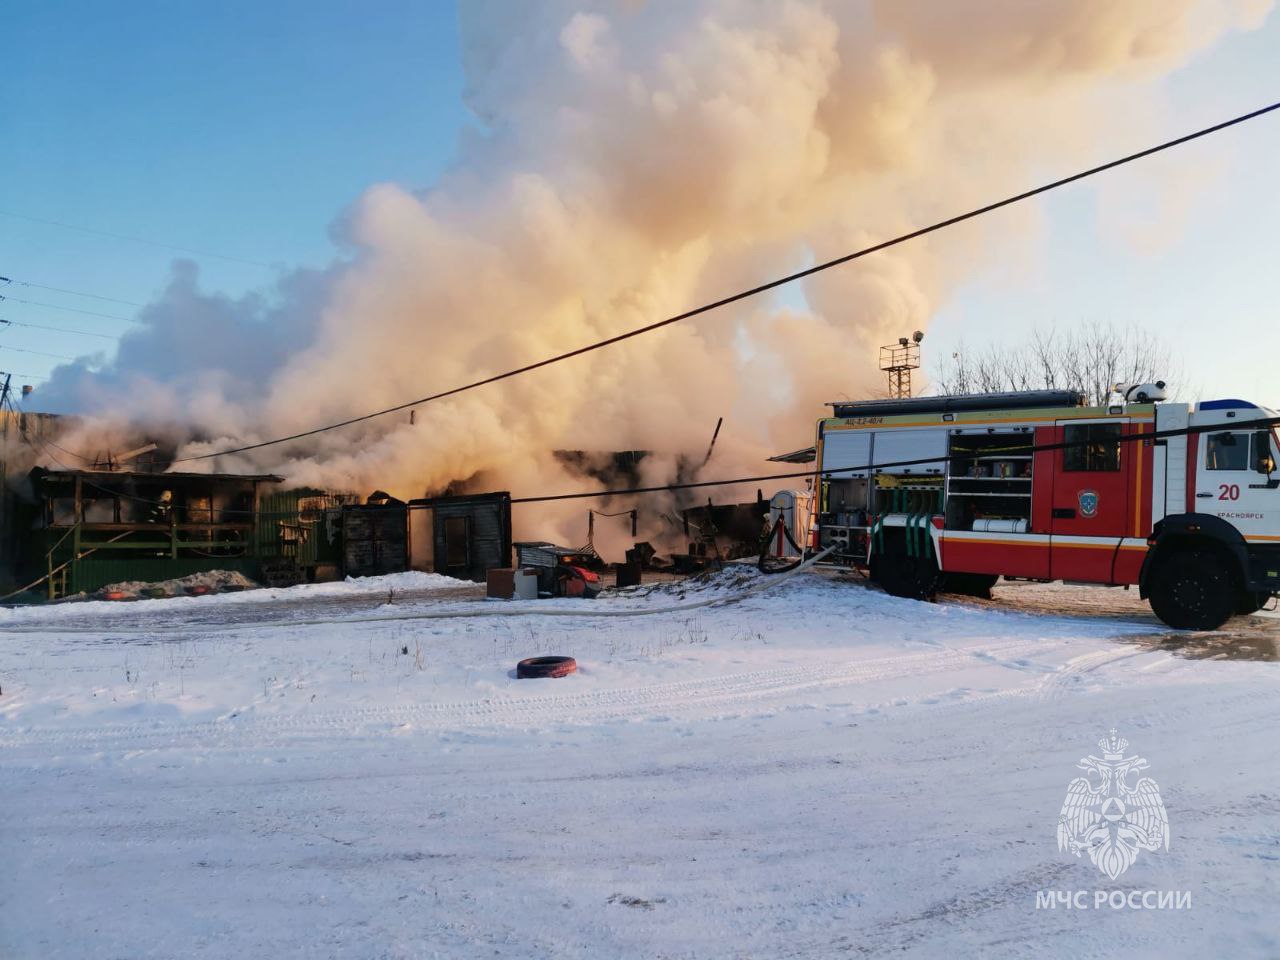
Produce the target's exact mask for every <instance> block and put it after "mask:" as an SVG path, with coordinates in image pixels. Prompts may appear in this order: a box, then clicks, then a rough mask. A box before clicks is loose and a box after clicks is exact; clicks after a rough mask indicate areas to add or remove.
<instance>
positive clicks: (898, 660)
mask: <svg viewBox="0 0 1280 960" xmlns="http://www.w3.org/2000/svg"><path fill="white" fill-rule="evenodd" d="M1032 645H1033V644H1032V643H1031V641H1025V640H1023V641H1013V642H1008V643H1002V644H998V645H995V646H991V645H984V646H983V647H982V648H981V649H980V650H978V649H968V650H966V649H952V648H947V649H944V650H930V651H926V652H921V653H913V654H903V655H900V656H893V657H883V658H879V659H873V660H859V661H853V662H850V661H834V662H833V661H826V662H818V663H812V664H806V665H804V666H800V667H791V668H784V669H770V670H756V671H751V672H748V673H741V674H732V675H729V676H721V677H710V678H703V679H695V680H681V681H675V682H672V683H661V684H650V685H648V686H643V687H622V688H613V689H608V690H594V691H590V692H585V693H576V694H564V695H550V696H533V697H501V698H489V699H484V700H467V701H451V702H445V703H418V704H389V705H385V706H367V707H357V708H352V709H347V710H339V711H331V712H325V713H316V714H290V715H275V716H267V717H256V716H247V715H245V714H238V715H237V714H232V715H229V716H226V717H223V718H219V719H217V720H211V721H208V720H207V721H198V722H194V723H164V724H127V725H126V724H118V725H109V726H100V727H72V728H66V729H58V728H53V729H48V728H46V729H38V728H37V729H29V730H19V731H11V732H7V733H3V734H0V747H5V748H14V747H22V746H40V747H48V748H58V747H77V746H89V745H96V744H102V745H104V746H111V747H113V748H130V747H147V746H151V747H154V746H167V745H176V744H178V743H180V742H183V741H192V740H197V741H205V742H210V741H212V742H213V743H217V744H223V745H225V744H226V743H227V741H228V740H241V739H250V740H254V741H256V742H262V741H263V739H264V738H266V737H270V736H271V735H273V734H274V735H278V736H289V735H312V734H330V733H335V732H341V731H347V732H353V731H356V730H359V729H360V728H363V727H368V726H370V725H374V724H378V725H396V726H404V725H411V726H412V727H413V729H415V730H420V729H429V730H447V729H451V728H473V727H530V726H542V725H546V724H549V723H575V724H576V723H596V722H601V721H610V720H628V719H636V718H642V717H645V716H653V715H655V714H666V713H678V714H683V713H687V712H688V711H689V710H690V709H697V710H701V711H705V710H706V709H707V708H715V707H719V708H731V707H733V706H735V705H738V704H747V703H751V702H754V701H758V700H762V699H768V698H771V697H780V696H786V695H789V694H795V693H800V692H804V691H811V690H819V689H823V688H827V687H838V686H847V685H851V684H861V683H875V682H879V681H884V680H892V679H897V678H900V677H905V676H923V675H927V674H930V673H939V672H943V671H950V670H953V669H954V668H956V667H960V666H963V665H967V664H971V663H974V662H978V661H980V660H981V659H984V658H985V657H987V656H1000V655H1006V654H1013V653H1015V652H1026V650H1027V648H1028V646H1032ZM979 654H982V655H984V656H983V657H979V656H978V655H979ZM557 682H558V681H557ZM1000 695H1004V691H997V692H994V693H991V694H978V695H976V698H978V699H986V698H987V697H990V696H1000ZM877 705H878V704H877ZM940 705H945V704H940ZM242 718H243V719H242Z"/></svg>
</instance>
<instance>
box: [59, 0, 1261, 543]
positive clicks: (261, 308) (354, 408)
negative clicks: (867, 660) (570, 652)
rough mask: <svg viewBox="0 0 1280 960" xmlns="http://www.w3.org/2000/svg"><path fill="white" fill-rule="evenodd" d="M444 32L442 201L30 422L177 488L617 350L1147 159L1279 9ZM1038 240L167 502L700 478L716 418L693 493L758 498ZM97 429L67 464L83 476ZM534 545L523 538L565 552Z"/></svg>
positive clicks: (683, 342)
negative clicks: (1202, 84) (453, 73)
mask: <svg viewBox="0 0 1280 960" xmlns="http://www.w3.org/2000/svg"><path fill="white" fill-rule="evenodd" d="M460 6H461V13H460V33H461V45H462V50H463V59H464V67H465V71H466V78H467V94H466V96H467V101H468V104H469V106H470V107H471V109H472V110H473V111H474V113H475V115H476V117H477V118H478V121H479V125H478V127H477V128H476V129H474V130H470V131H468V132H467V133H466V134H465V136H464V137H463V139H462V142H461V144H460V146H459V149H458V154H457V159H456V162H455V163H454V164H453V166H452V168H451V170H450V172H448V173H447V174H446V175H445V176H443V177H442V178H441V179H440V180H439V181H438V182H436V183H434V184H432V185H430V186H429V187H426V188H423V189H414V188H413V187H412V186H409V185H403V184H393V183H381V184H376V185H373V186H371V187H370V188H369V189H368V190H367V191H366V192H365V193H364V194H363V195H362V196H361V197H359V198H358V199H356V200H355V202H354V203H353V204H352V205H351V206H350V208H349V209H348V210H346V211H345V212H344V213H343V214H342V215H341V217H340V218H339V220H338V225H337V227H336V228H335V230H336V231H337V232H338V234H339V235H340V239H341V240H342V241H343V243H344V245H346V246H349V247H350V248H351V249H353V250H354V251H355V253H354V256H353V257H351V258H350V259H347V260H341V261H337V260H335V262H334V264H333V265H332V266H330V267H329V268H328V269H325V270H320V271H310V270H300V271H296V272H293V273H290V274H288V275H285V276H283V277H282V278H280V279H279V281H278V283H277V284H276V285H275V287H274V288H273V289H271V290H269V291H264V293H263V294H262V295H253V296H248V297H243V298H240V299H232V298H228V297H225V296H222V295H220V294H218V293H216V292H214V291H209V290H206V289H203V288H202V286H201V284H200V278H199V275H198V272H197V270H196V267H195V266H194V265H192V264H190V263H184V262H179V263H175V264H174V267H173V275H172V278H171V280H170V282H169V285H168V288H167V290H166V291H165V293H164V294H163V296H162V297H160V299H158V300H157V301H156V302H154V303H152V304H151V305H150V306H148V307H147V308H145V309H144V310H143V311H142V312H141V314H140V324H139V325H138V326H137V327H136V328H135V329H134V331H133V332H131V333H130V334H129V335H127V336H126V337H125V338H124V339H123V341H122V342H121V344H120V347H119V352H118V355H117V356H116V357H115V358H114V359H113V360H110V361H108V362H106V363H105V364H102V365H99V366H98V367H97V368H96V369H95V370H94V371H93V372H90V371H89V369H88V368H87V367H86V366H85V365H84V364H76V365H70V366H64V367H61V368H59V369H58V370H57V371H56V373H55V376H54V377H53V380H52V382H51V383H50V384H49V385H48V387H47V388H45V389H43V390H41V391H40V393H41V394H42V401H43V404H44V406H45V408H47V409H61V410H73V411H76V412H79V413H82V414H87V415H92V416H96V417H99V418H102V420H105V421H109V422H110V423H111V424H113V425H114V427H115V429H123V427H122V425H123V424H125V423H131V424H135V425H137V424H143V425H145V426H144V427H136V428H135V435H136V433H137V432H143V433H145V432H146V429H151V430H152V431H153V432H154V431H156V430H160V429H161V425H162V424H168V425H169V426H167V427H164V429H165V430H168V431H170V433H171V434H172V435H173V436H174V437H176V439H178V440H179V441H181V451H180V452H181V455H194V454H200V453H203V452H207V451H212V450H217V449H219V448H223V447H227V446H237V445H241V444H244V443H251V442H254V441H257V440H260V439H267V438H270V437H274V436H279V435H283V434H288V433H292V432H294V431H299V430H305V429H307V428H310V427H313V426H316V425H318V424H321V423H325V422H329V421H333V420H341V419H344V418H347V417H349V416H351V415H353V414H357V413H363V412H366V411H368V410H373V409H377V408H380V407H384V406H390V405H393V404H397V403H401V402H403V401H405V400H407V399H410V398H412V397H416V396H422V395H424V394H427V393H431V392H434V391H437V390H440V389H445V388H448V387H451V386H454V385H457V384H460V383H463V382H466V381H469V380H472V379H475V378H477V377H478V376H482V375H487V374H490V373H496V372H499V371H502V370H504V369H507V368H510V367H513V366H518V365H521V364H524V363H528V362H530V361H532V360H535V359H539V358H541V357H543V356H546V355H549V354H553V353H557V352H560V351H563V350H566V349H570V348H573V347H576V346H579V345H581V344H584V343H587V342H589V341H592V340H595V339H598V338H602V337H607V336H610V335H612V334H616V333H619V332H621V331H624V330H627V329H628V328H631V327H634V326H638V325H641V324H644V323H648V322H651V321H653V320H655V319H659V318H662V317H665V316H668V315H671V314H674V313H678V312H681V311H683V310H685V309H687V308H689V307H690V306H693V305H696V304H699V303H701V302H704V301H707V300H711V299H716V298H719V297H721V296H723V295H725V294H727V293H731V292H733V291H736V290H738V289H740V288H743V287H747V286H752V285H755V284H757V283H759V282H761V281H763V280H766V279H770V278H772V277H774V276H777V275H779V274H781V273H783V272H787V271H791V270H794V269H797V268H800V267H803V266H804V265H806V264H808V263H811V262H814V261H817V260H822V259H826V258H828V257H831V256H836V255H839V254H841V253H844V252H847V251H849V250H851V249H854V248H856V247H859V246H862V245H865V244H867V243H870V242H874V241H876V240H879V239H883V238H885V237H888V236H891V235H893V234H895V233H897V232H900V231H902V230H905V229H909V228H911V227H913V226H916V225H919V224H922V223H925V222H929V221H931V220H935V219H938V218H940V217H942V216H946V215H948V214H951V213H955V212H959V211H962V210H964V209H967V208H969V207H971V206H974V205H977V204H979V203H982V202H985V201H987V200H989V199H992V198H995V197H999V196H1004V195H1007V194H1009V193H1012V192H1015V191H1016V190H1017V189H1020V188H1022V187H1023V186H1025V185H1028V184H1031V183H1034V182H1036V181H1037V180H1039V179H1044V178H1047V177H1048V176H1049V175H1051V174H1057V173H1061V172H1064V171H1068V170H1071V169H1073V168H1075V167H1078V166H1080V165H1083V164H1085V163H1088V162H1093V161H1096V160H1097V159H1099V158H1101V157H1107V156H1110V155H1111V154H1112V153H1113V152H1118V150H1119V148H1121V147H1129V146H1133V145H1135V144H1140V143H1142V142H1143V141H1144V140H1145V139H1146V137H1145V136H1144V133H1146V132H1148V131H1150V132H1152V134H1153V135H1154V122H1153V121H1151V120H1149V119H1147V118H1150V117H1152V116H1159V115H1160V113H1161V109H1162V102H1163V101H1162V98H1161V85H1160V81H1161V80H1162V78H1163V77H1165V76H1166V75H1168V74H1169V73H1170V72H1171V71H1173V70H1175V69H1177V68H1178V67H1179V66H1180V65H1182V64H1184V63H1185V62H1186V61H1187V60H1188V58H1190V57H1191V56H1192V55H1194V54H1195V53H1196V52H1197V51H1200V50H1203V49H1205V48H1206V47H1208V46H1210V45H1211V44H1213V43H1214V42H1215V41H1216V40H1217V39H1218V38H1219V37H1220V36H1221V35H1222V34H1224V33H1225V32H1227V31H1232V30H1242V29H1252V28H1255V27H1256V26H1257V25H1258V24H1259V23H1260V22H1261V20H1262V19H1263V18H1264V17H1265V16H1266V14H1267V13H1268V11H1269V7H1270V3H1269V2H1259V0H1135V2H1130V3H1123V4H1117V3H1114V2H1110V0H1062V2H1047V0H1046V2H1025V0H990V2H985V3H981V4H963V5H957V4H939V3H933V2H924V0H892V2H888V0H886V2H865V3H858V2H852V0H850V2H842V0H830V2H823V0H781V2H777V3H757V2H749V0H701V2H695V0H688V2H684V3H680V4H668V3H640V2H615V3H587V2H584V0H564V2H547V3H540V4H511V3H507V2H498V0H494V2H478V0H468V2H467V3H464V4H461V5H460ZM1038 225H1039V213H1038V210H1037V208H1036V207H1035V206H1025V207H1022V208H1019V209H1013V210H1009V211H1005V212H1002V213H1000V214H998V215H995V216H991V217H988V218H984V219H982V220H980V221H977V222H974V223H971V224H968V225H965V226H962V227H957V228H955V229H953V230H950V231H947V232H945V233H943V234H939V235H935V236H932V237H929V238H927V239H924V240H921V241H919V242H915V243H913V244H909V245H905V246H903V247H900V248H896V249H894V250H891V251H887V252H884V253H880V254H876V255H874V256H872V257H869V258H867V259H865V260H862V261H858V262H856V263H854V264H851V265H848V266H845V267H842V268H838V269H836V270H833V271H829V272H827V273H824V274H822V275H819V276H817V277H814V278H811V279H810V280H808V281H806V282H805V283H803V284H802V285H798V286H797V289H796V290H794V291H791V292H789V293H787V294H784V295H782V296H775V297H771V298H760V299H757V300H755V301H754V302H746V303H742V304H738V305H736V306H734V307H731V308H727V309H723V310H720V311H717V312H715V313H712V314H709V315H706V316H703V317H700V318H698V319H697V320H696V321H693V322H687V323H683V324H679V325H676V326H673V327H669V328H666V329H664V330H661V331H659V332H656V333H653V334H650V335H647V336H645V337H643V338H640V339H637V340H633V341H629V342H627V343H625V344H622V345H619V346H616V347H612V348H608V349H606V350H603V351H599V352H597V353H594V354H591V355H588V356H585V357H580V358H577V359H574V360H571V361H568V362H565V363H562V364H559V365H556V366H554V367H551V368H548V369H544V370H540V371H538V372H535V373H532V374H530V375H526V376H523V377H520V378H517V379H513V380H510V381H506V382H504V383H502V384H499V385H495V386H492V387H487V388H482V389H480V390H477V391H474V392H471V393H468V394H464V395H461V396H458V397H455V398H451V399H449V400H445V401H442V402H438V403H433V404H431V405H429V406H427V407H424V408H422V409H419V410H418V411H417V412H416V415H415V417H414V418H413V422H410V417H409V414H408V413H407V412H405V413H400V414H395V415H391V416H388V417H384V418H381V419H378V420H375V421H372V422H369V423H364V424H361V425H359V426H356V427H351V428H347V429H343V430H339V431H334V432H331V433H328V434H324V435H321V436H318V437H314V438H310V439H308V440H306V441H304V442H300V443H297V444H292V445H287V446H280V447H271V448H267V449H264V450H261V451H257V452H255V453H253V454H248V455H242V456H235V457H223V458H220V459H218V460H216V461H201V462H200V463H199V464H196V465H186V466H185V467H183V468H184V469H186V468H191V467H192V466H194V467H195V468H196V469H217V470H225V471H238V470H254V471H260V470H270V471H275V472H279V473H282V474H283V475H285V476H286V477H288V478H289V480H290V481H291V482H293V483H295V484H300V485H315V486H323V487H332V488H341V489H348V490H355V491H359V492H368V491H369V490H371V489H374V488H381V489H385V490H388V491H390V492H392V493H393V494H396V495H399V496H402V497H411V496H422V495H424V494H427V493H429V492H436V491H439V490H441V489H442V488H444V487H445V486H446V485H448V484H450V483H454V484H459V483H461V484H466V485H469V486H470V487H472V488H481V487H484V488H489V489H498V488H505V489H510V490H512V491H513V492H515V493H517V494H541V493H546V492H557V491H561V490H566V489H581V488H582V487H583V486H585V485H586V484H584V482H583V478H582V477H581V476H574V475H572V474H570V473H568V472H566V469H565V467H564V466H563V465H562V464H561V463H560V462H559V461H557V460H556V459H555V458H554V457H553V456H552V455H551V451H553V450H556V449H572V450H587V451H605V450H651V451H654V455H653V456H652V457H650V458H649V459H648V460H646V461H644V462H643V463H642V470H643V472H644V474H645V479H647V480H651V481H653V482H666V481H669V480H670V479H671V478H672V477H673V476H674V474H675V472H676V470H677V464H678V463H681V462H683V463H685V464H686V470H685V472H686V474H688V473H690V472H691V471H692V472H693V473H697V470H696V464H697V462H698V461H700V459H701V456H702V454H703V453H704V452H705V449H706V446H707V443H708V440H709V439H710V434H711V431H712V429H713V427H714V426H715V423H716V420H717V418H718V417H720V416H723V417H724V418H725V427H724V430H723V431H722V433H721V436H720V439H719V443H718V444H717V448H716V454H715V457H714V458H713V459H712V461H711V463H710V464H709V465H708V466H706V467H704V468H702V470H701V473H702V475H704V476H724V475H730V476H732V475H735V474H736V473H737V472H738V471H747V472H759V471H760V470H761V468H762V467H764V466H766V465H765V464H764V463H763V462H762V458H763V457H764V456H767V455H769V454H770V453H776V452H780V451H782V450H788V449H794V448H796V447H799V446H803V445H806V444H807V443H808V442H810V439H811V436H812V429H813V422H814V420H815V419H816V418H817V417H818V416H819V415H820V414H821V412H822V406H821V405H822V403H823V402H824V401H828V400H832V399H836V398H841V397H856V396H867V395H874V394H875V393H876V392H877V391H878V390H879V388H880V386H881V381H880V377H879V374H878V373H877V372H876V370H875V361H876V348H877V347H878V346H879V345H880V344H881V343H885V342H889V341H891V340H894V339H896V338H897V337H898V336H901V335H904V334H909V333H910V332H911V331H912V330H915V329H927V325H928V322H929V318H930V316H931V314H932V313H933V312H934V311H935V310H936V309H937V308H938V307H939V305H940V304H942V303H944V302H945V301H946V298H947V297H948V295H949V292H950V291H953V290H954V289H955V288H956V286H957V284H958V283H959V282H960V281H961V280H962V279H964V278H966V277H968V276H971V275H972V274H973V273H974V272H975V271H977V270H982V269H989V268H991V267H993V266H994V265H1000V266H1001V267H1002V268H1003V269H1010V268H1013V269H1016V266H1017V264H1018V263H1020V262H1025V261H1026V258H1029V257H1034V256H1035V252H1034V251H1035V238H1036V236H1037V230H1038ZM1011 265H1012V267H1011ZM105 429H107V427H106V426H104V423H103V422H97V423H92V424H90V425H89V426H86V427H85V428H83V429H82V430H81V431H80V433H81V434H82V435H81V436H80V437H78V438H77V437H72V438H69V439H68V440H67V442H65V443H64V444H63V445H64V446H67V447H70V448H71V449H76V447H74V446H72V444H74V443H77V442H78V443H80V445H81V446H82V447H87V448H95V447H101V446H102V445H103V444H102V441H101V437H102V436H104V432H103V431H104V430H105ZM690 463H692V464H694V467H692V468H691V467H689V466H688V464H690ZM752 492H753V491H752ZM581 512H582V505H574V506H572V507H571V508H570V507H566V508H565V512H564V513H563V514H561V515H560V516H561V517H568V516H569V515H570V514H571V515H572V516H573V517H580V514H581ZM556 520H557V515H556V514H554V513H551V512H546V513H540V514H539V515H538V517H536V518H534V517H532V516H530V517H528V518H526V519H524V520H522V521H521V525H522V526H523V529H522V530H520V531H518V532H520V533H523V534H525V535H529V534H538V535H544V536H549V537H552V538H556V539H564V540H569V541H572V540H573V539H574V535H573V534H572V533H571V532H568V528H569V525H568V523H567V521H566V525H565V526H564V527H563V528H561V529H556V528H555V524H556ZM581 528H582V524H581V522H580V521H579V522H576V525H575V526H574V529H576V530H577V532H578V536H577V539H581Z"/></svg>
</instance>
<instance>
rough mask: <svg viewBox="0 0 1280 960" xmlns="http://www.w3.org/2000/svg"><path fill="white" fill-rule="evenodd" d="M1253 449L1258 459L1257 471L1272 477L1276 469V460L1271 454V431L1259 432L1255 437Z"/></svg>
mask: <svg viewBox="0 0 1280 960" xmlns="http://www.w3.org/2000/svg"><path fill="white" fill-rule="evenodd" d="M1253 449H1254V451H1255V454H1256V456H1257V458H1258V459H1257V462H1256V464H1255V469H1256V470H1257V471H1258V473H1265V474H1267V476H1270V475H1271V474H1272V473H1274V472H1275V469H1276V459H1275V457H1274V456H1273V455H1272V453H1271V431H1270V430H1259V431H1258V432H1257V433H1255V434H1254V435H1253Z"/></svg>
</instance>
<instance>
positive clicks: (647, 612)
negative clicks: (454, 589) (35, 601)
mask: <svg viewBox="0 0 1280 960" xmlns="http://www.w3.org/2000/svg"><path fill="white" fill-rule="evenodd" d="M835 549H836V548H835V547H834V546H831V547H828V548H827V549H826V550H823V551H822V552H821V553H818V554H815V555H814V556H812V557H809V558H808V559H807V560H803V561H801V562H798V563H797V564H796V565H795V566H792V567H791V568H789V569H787V570H785V571H781V574H782V575H781V576H778V577H770V578H769V579H768V580H763V581H761V582H760V583H755V584H752V585H751V586H750V587H748V588H747V589H745V590H743V591H741V592H740V593H736V594H732V595H730V596H716V597H708V598H706V599H704V600H694V601H692V602H690V603H679V604H673V605H670V606H665V607H641V608H638V609H629V610H609V609H600V608H599V607H597V606H596V604H598V603H599V601H598V600H593V601H590V605H589V606H584V607H575V608H571V609H565V608H563V607H550V606H547V605H539V606H536V607H525V606H521V607H508V606H505V605H504V606H501V607H495V606H494V605H492V604H489V603H481V604H480V605H479V608H478V609H470V610H426V611H419V612H416V613H394V614H377V615H373V616H367V617H334V618H326V619H317V620H261V621H258V622H256V623H244V624H227V625H211V626H212V629H200V628H199V627H198V626H197V627H195V628H194V629H192V628H188V627H186V626H182V627H170V628H158V629H151V630H148V629H145V628H134V629H132V630H130V631H129V632H131V633H134V634H137V635H141V636H151V635H154V634H157V633H163V634H177V635H182V636H187V635H193V636H194V635H202V634H207V633H229V632H234V631H240V630H259V629H262V628H264V627H314V626H322V625H331V624H344V623H396V622H403V621H412V620H469V619H478V618H484V617H525V616H544V617H649V616H655V615H658V614H663V613H683V612H684V611H686V610H697V609H700V608H702V607H711V606H716V605H726V606H727V605H728V604H731V603H741V602H742V601H743V600H746V599H747V598H748V597H753V596H755V595H756V594H759V593H764V592H765V591H766V590H771V589H773V588H774V587H776V586H778V585H779V584H781V583H782V582H783V581H785V580H788V579H790V578H791V577H793V576H795V575H796V574H798V573H803V572H804V571H806V570H808V569H809V568H810V567H812V566H813V565H814V564H815V563H817V562H818V561H819V560H821V559H823V558H824V557H826V556H827V554H829V553H831V552H832V551H833V550H835ZM103 632H110V633H111V634H112V635H113V636H118V635H119V634H120V633H121V631H120V630H118V629H116V628H114V627H111V626H110V625H104V626H102V627H63V628H58V627H0V633H44V634H47V633H61V634H66V633H76V634H80V633H92V634H98V633H103Z"/></svg>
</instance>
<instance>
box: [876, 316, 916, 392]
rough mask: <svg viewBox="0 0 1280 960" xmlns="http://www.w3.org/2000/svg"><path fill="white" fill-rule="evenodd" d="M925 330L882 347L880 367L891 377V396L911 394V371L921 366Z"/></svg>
mask: <svg viewBox="0 0 1280 960" xmlns="http://www.w3.org/2000/svg"><path fill="white" fill-rule="evenodd" d="M923 339H924V332H923V331H921V330H917V331H916V332H915V333H913V334H912V335H911V338H910V339H908V338H907V337H899V338H898V342H897V343H890V344H886V345H885V346H883V347H881V348H880V369H881V370H883V371H884V372H885V374H886V375H888V377H889V396H890V397H891V398H894V399H897V398H899V397H909V396H911V371H912V370H918V369H919V368H920V341H921V340H923Z"/></svg>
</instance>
